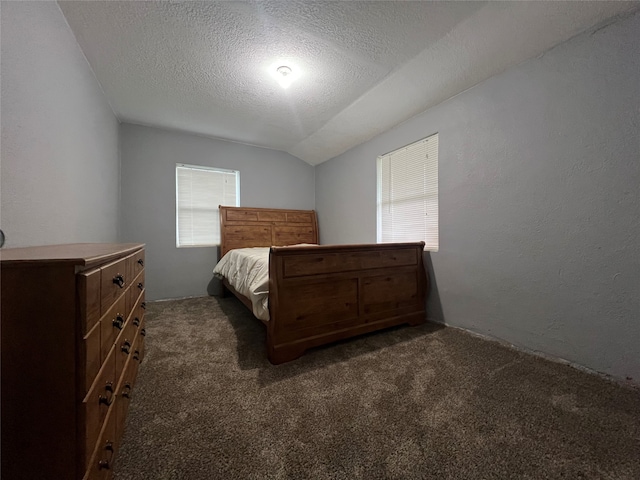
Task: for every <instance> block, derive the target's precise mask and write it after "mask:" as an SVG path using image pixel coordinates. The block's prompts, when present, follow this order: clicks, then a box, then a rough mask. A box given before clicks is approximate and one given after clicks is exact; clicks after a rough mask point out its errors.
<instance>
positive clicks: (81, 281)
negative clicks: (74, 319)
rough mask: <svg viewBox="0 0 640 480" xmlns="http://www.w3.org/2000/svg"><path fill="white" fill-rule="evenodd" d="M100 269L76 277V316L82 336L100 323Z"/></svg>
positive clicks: (81, 273)
mask: <svg viewBox="0 0 640 480" xmlns="http://www.w3.org/2000/svg"><path fill="white" fill-rule="evenodd" d="M100 287H101V279H100V269H99V268H96V269H93V270H88V271H86V272H80V273H79V274H78V275H77V277H76V289H77V294H78V316H79V321H80V327H81V330H82V335H85V334H86V333H87V332H88V331H89V330H91V329H92V328H93V326H94V325H95V324H96V323H98V322H99V321H100V315H101V312H100Z"/></svg>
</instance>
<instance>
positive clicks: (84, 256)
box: [0, 243, 144, 267]
mask: <svg viewBox="0 0 640 480" xmlns="http://www.w3.org/2000/svg"><path fill="white" fill-rule="evenodd" d="M141 248H144V244H143V243H70V244H64V245H44V246H38V247H22V248H6V249H2V250H0V262H1V264H2V266H9V265H19V264H20V265H24V264H32V265H42V266H44V265H51V264H68V265H79V266H85V267H90V266H93V265H98V264H101V263H105V262H108V261H110V260H113V259H116V258H120V257H123V256H126V255H129V254H131V253H133V252H136V251H137V250H140V249H141Z"/></svg>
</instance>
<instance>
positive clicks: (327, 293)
mask: <svg viewBox="0 0 640 480" xmlns="http://www.w3.org/2000/svg"><path fill="white" fill-rule="evenodd" d="M280 306H281V308H282V310H283V311H286V315H284V316H282V317H281V321H282V325H283V327H282V328H286V329H291V328H304V327H308V326H310V325H324V324H327V323H335V322H339V321H343V320H347V319H350V318H355V317H357V316H358V282H357V280H356V279H346V280H340V281H336V282H332V283H328V284H327V283H320V284H317V283H316V284H313V283H312V284H298V285H291V286H290V287H289V288H285V289H284V290H283V292H282V296H281V298H280Z"/></svg>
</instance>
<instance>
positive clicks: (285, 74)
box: [272, 64, 298, 89]
mask: <svg viewBox="0 0 640 480" xmlns="http://www.w3.org/2000/svg"><path fill="white" fill-rule="evenodd" d="M272 75H273V76H274V78H275V79H276V81H277V82H278V84H279V85H280V86H281V87H282V88H284V89H287V88H289V86H290V85H291V84H292V83H293V81H294V80H295V79H296V78H298V74H297V73H296V72H294V70H293V69H292V68H291V67H289V66H287V65H281V64H280V65H278V66H277V67H275V68H274V69H272Z"/></svg>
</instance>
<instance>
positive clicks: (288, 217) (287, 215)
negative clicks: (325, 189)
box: [220, 205, 318, 257]
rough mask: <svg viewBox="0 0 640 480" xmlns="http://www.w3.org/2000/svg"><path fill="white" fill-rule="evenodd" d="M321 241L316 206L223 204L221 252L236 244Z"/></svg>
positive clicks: (264, 244)
mask: <svg viewBox="0 0 640 480" xmlns="http://www.w3.org/2000/svg"><path fill="white" fill-rule="evenodd" d="M296 243H318V219H317V217H316V212H315V211H314V210H281V209H272V208H248V207H223V206H222V205H220V256H221V257H222V255H224V254H225V253H227V252H228V251H229V250H233V249H234V248H246V247H271V246H274V245H275V246H284V245H295V244H296Z"/></svg>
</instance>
